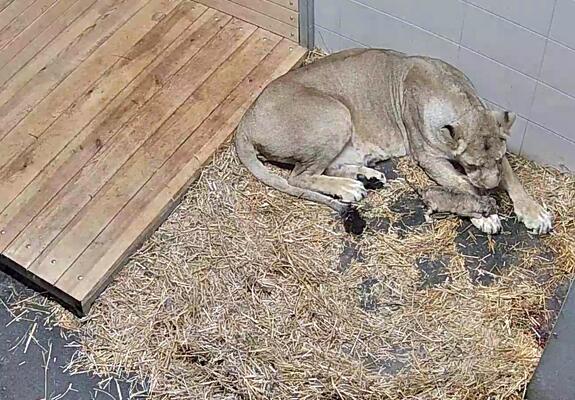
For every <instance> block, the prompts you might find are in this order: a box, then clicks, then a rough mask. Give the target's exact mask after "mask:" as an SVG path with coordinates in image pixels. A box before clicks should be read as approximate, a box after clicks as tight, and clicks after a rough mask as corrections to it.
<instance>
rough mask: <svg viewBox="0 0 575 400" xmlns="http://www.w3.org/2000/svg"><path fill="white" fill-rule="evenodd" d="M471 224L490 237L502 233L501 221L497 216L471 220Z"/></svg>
mask: <svg viewBox="0 0 575 400" xmlns="http://www.w3.org/2000/svg"><path fill="white" fill-rule="evenodd" d="M471 223H472V224H473V226H475V227H476V228H477V229H479V230H480V231H481V232H483V233H487V234H490V235H493V234H496V233H499V232H500V231H501V220H500V219H499V215H497V214H493V215H490V216H489V217H482V218H471Z"/></svg>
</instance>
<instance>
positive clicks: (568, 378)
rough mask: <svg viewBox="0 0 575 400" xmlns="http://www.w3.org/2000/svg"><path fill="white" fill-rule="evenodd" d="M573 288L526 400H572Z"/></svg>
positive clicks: (574, 375)
mask: <svg viewBox="0 0 575 400" xmlns="http://www.w3.org/2000/svg"><path fill="white" fill-rule="evenodd" d="M574 288H575V286H574V285H573V284H571V290H569V293H568V295H567V299H566V300H565V303H564V304H563V308H562V310H561V313H560V314H559V317H558V318H557V322H556V323H555V328H554V329H553V333H552V335H551V339H550V340H549V342H548V343H547V346H546V347H545V351H544V352H543V356H542V357H541V361H540V363H539V366H538V367H537V370H536V371H535V375H534V377H533V379H532V381H531V383H530V384H529V390H528V392H527V398H528V399H529V400H574V399H575V289H574Z"/></svg>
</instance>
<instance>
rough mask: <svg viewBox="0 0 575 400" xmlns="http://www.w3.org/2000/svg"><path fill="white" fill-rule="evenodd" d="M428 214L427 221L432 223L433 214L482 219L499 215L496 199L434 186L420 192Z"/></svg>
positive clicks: (426, 215)
mask: <svg viewBox="0 0 575 400" xmlns="http://www.w3.org/2000/svg"><path fill="white" fill-rule="evenodd" d="M418 192H419V195H420V196H421V199H422V201H423V203H424V204H425V205H426V207H427V208H428V209H427V212H426V214H425V219H426V220H427V221H430V219H431V218H430V216H431V214H433V213H435V212H438V213H451V214H457V215H460V216H462V217H469V218H481V217H488V216H490V215H493V214H496V213H497V204H496V202H495V199H493V198H491V197H488V196H478V195H475V194H470V193H462V192H455V191H453V190H450V189H447V188H444V187H440V186H432V187H428V188H425V189H420V190H418Z"/></svg>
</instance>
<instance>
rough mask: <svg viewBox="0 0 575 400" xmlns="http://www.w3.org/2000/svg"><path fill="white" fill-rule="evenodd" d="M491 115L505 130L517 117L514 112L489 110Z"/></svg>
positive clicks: (509, 127)
mask: <svg viewBox="0 0 575 400" xmlns="http://www.w3.org/2000/svg"><path fill="white" fill-rule="evenodd" d="M491 113H492V115H493V116H494V117H495V120H496V121H497V123H498V124H499V126H500V127H502V128H503V129H504V130H505V131H509V130H510V129H511V127H512V126H513V123H514V122H515V119H516V118H517V115H516V114H515V113H514V112H510V111H491Z"/></svg>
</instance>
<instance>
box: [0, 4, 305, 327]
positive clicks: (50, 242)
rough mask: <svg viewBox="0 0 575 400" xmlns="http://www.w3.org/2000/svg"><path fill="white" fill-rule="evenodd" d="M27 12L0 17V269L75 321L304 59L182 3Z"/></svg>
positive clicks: (275, 41) (262, 35)
mask: <svg viewBox="0 0 575 400" xmlns="http://www.w3.org/2000/svg"><path fill="white" fill-rule="evenodd" d="M30 3H31V4H32V3H33V4H32V5H30V7H24V6H23V5H22V4H24V0H23V2H22V3H19V2H13V3H10V5H8V6H6V7H4V8H2V7H1V6H0V55H2V56H3V57H0V269H1V270H3V271H4V272H7V273H9V274H10V275H12V276H15V277H17V278H18V279H20V280H21V281H23V282H24V283H26V284H27V285H29V286H31V287H32V288H34V289H36V290H41V291H46V292H47V293H48V294H49V295H51V296H52V297H53V298H55V299H56V300H57V301H58V302H60V303H61V304H63V305H64V306H66V307H67V308H68V309H70V310H71V311H73V312H74V313H75V314H76V315H78V316H84V315H86V314H87V313H88V311H89V309H90V307H91V305H92V304H93V302H94V301H95V299H96V298H97V297H98V295H99V294H100V293H101V292H102V291H103V290H104V289H105V287H106V286H107V284H108V283H109V282H110V280H111V279H112V278H113V276H114V273H115V272H117V271H118V269H119V268H120V267H121V266H122V265H123V263H125V262H126V260H127V259H128V257H129V256H130V255H131V254H132V253H133V252H134V251H135V250H136V249H137V248H138V247H139V246H141V244H142V243H143V241H145V240H146V239H147V238H148V237H149V236H150V235H151V234H152V233H153V232H154V231H155V230H156V229H157V228H158V227H159V225H160V224H161V223H162V222H163V221H164V220H165V219H166V218H167V216H168V215H169V214H170V212H171V211H172V210H173V209H174V208H175V207H176V206H177V204H179V202H180V200H181V197H182V196H183V194H185V192H186V190H187V188H188V187H189V186H190V185H191V184H192V183H193V182H194V180H195V178H196V177H197V176H198V174H199V172H200V170H201V168H202V166H203V165H204V164H205V163H206V162H207V161H208V160H209V159H210V157H211V156H212V155H213V153H214V152H215V151H216V150H217V149H218V147H219V146H221V145H222V144H223V143H224V142H225V141H226V140H227V139H228V138H229V136H230V135H231V133H232V132H233V131H234V129H235V128H236V126H237V124H238V123H239V121H240V119H241V117H242V116H243V114H244V112H245V111H246V110H247V108H248V107H249V106H250V105H251V104H252V103H253V101H254V100H255V99H256V98H257V96H258V95H259V94H260V93H261V91H262V90H263V89H264V88H265V87H266V85H267V84H269V83H270V82H271V81H272V80H274V79H275V78H277V77H279V76H281V75H283V74H284V73H286V72H287V71H289V70H290V69H291V68H293V67H294V66H297V65H298V64H299V63H300V62H301V60H302V59H303V56H304V55H305V52H306V50H305V49H303V48H302V47H300V46H298V45H297V44H295V43H294V42H292V41H290V40H289V39H286V38H283V37H282V36H280V35H278V34H276V33H273V32H270V31H268V30H266V29H263V28H261V27H258V26H255V25H253V24H251V23H249V22H246V21H242V20H240V19H238V18H236V17H233V16H231V15H229V14H226V13H225V12H223V11H220V10H215V9H212V8H210V7H208V6H206V5H204V4H199V3H197V2H194V1H190V0H138V1H124V0H98V1H94V0H36V1H35V2H30ZM16 4H18V5H16ZM34 7H41V9H34ZM32 38H38V39H33V40H32Z"/></svg>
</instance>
